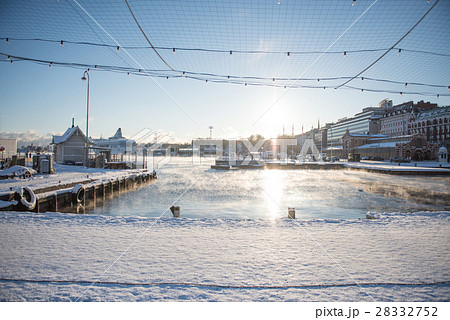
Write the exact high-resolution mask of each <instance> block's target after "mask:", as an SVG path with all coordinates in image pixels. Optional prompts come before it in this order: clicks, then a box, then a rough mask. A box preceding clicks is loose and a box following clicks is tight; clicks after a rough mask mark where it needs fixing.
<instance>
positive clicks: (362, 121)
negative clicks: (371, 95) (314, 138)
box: [326, 106, 384, 153]
mask: <svg viewBox="0 0 450 320" xmlns="http://www.w3.org/2000/svg"><path fill="white" fill-rule="evenodd" d="M383 113H384V108H382V107H380V106H377V107H367V108H364V109H363V110H362V111H361V112H359V113H357V114H355V115H354V116H353V117H350V118H347V117H345V118H341V119H339V120H338V121H337V122H336V123H328V124H327V125H326V128H327V133H326V134H327V149H330V148H332V147H333V148H335V149H336V148H338V149H342V137H343V136H344V134H345V133H346V132H347V131H348V132H349V133H353V134H366V135H367V134H378V133H380V120H381V118H382V117H383ZM328 153H329V152H328Z"/></svg>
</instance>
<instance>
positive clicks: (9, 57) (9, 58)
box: [8, 56, 450, 88]
mask: <svg viewBox="0 0 450 320" xmlns="http://www.w3.org/2000/svg"><path fill="white" fill-rule="evenodd" d="M8 60H11V56H8ZM449 88H450V87H449Z"/></svg>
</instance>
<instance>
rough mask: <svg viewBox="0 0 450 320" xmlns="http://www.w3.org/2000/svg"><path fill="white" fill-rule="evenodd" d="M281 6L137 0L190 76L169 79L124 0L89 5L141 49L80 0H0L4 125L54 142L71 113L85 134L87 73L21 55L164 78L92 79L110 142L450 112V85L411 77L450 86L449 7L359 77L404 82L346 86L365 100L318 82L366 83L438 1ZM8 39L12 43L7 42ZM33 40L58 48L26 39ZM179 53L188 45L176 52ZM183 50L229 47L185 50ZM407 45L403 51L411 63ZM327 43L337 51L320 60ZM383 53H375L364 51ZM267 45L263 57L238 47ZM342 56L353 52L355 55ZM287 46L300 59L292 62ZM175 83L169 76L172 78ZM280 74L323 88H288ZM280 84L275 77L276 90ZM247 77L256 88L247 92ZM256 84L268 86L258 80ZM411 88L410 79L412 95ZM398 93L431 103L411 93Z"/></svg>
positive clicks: (95, 73)
mask: <svg viewBox="0 0 450 320" xmlns="http://www.w3.org/2000/svg"><path fill="white" fill-rule="evenodd" d="M277 2H278V1H277V0H275V1H152V2H149V1H146V2H145V1H144V2H143V1H133V0H130V1H129V3H130V5H131V7H132V9H133V11H134V13H135V15H136V18H137V19H138V21H139V22H140V24H141V26H142V28H143V30H144V31H145V32H146V34H147V36H148V37H149V39H150V40H151V41H152V43H153V45H154V46H156V47H158V49H157V50H158V52H159V53H160V54H161V56H162V57H163V58H164V60H165V61H166V62H167V63H168V64H169V65H170V66H171V67H172V68H174V69H176V70H178V71H179V72H172V71H170V70H169V69H168V67H167V66H166V65H165V64H164V63H163V62H162V61H161V59H159V58H158V56H157V55H156V53H155V52H154V51H153V50H152V49H151V48H148V46H149V45H148V43H147V42H146V40H145V38H144V36H143V35H142V34H141V33H140V31H139V29H138V28H137V26H136V24H135V22H134V20H133V18H132V16H131V15H130V12H129V11H128V8H127V7H126V4H125V2H124V1H112V2H110V3H109V4H108V5H105V4H104V3H103V4H101V3H99V2H98V1H89V2H88V1H78V3H79V4H80V5H81V6H82V7H83V8H84V9H85V10H86V11H87V12H88V13H89V14H90V15H91V16H92V17H93V18H94V19H95V20H97V22H98V23H99V24H100V25H101V26H102V27H103V28H104V29H105V31H107V32H108V33H109V35H110V36H111V37H112V38H114V39H115V40H116V41H117V42H118V43H119V44H120V45H121V46H123V47H130V46H134V47H139V48H134V49H133V48H129V49H125V48H122V49H120V50H119V53H117V51H116V49H115V48H113V47H115V46H116V44H115V42H114V40H113V39H112V38H111V37H110V36H109V35H108V34H107V33H105V31H104V30H102V29H101V28H100V27H99V26H98V25H97V24H96V23H95V22H94V21H93V20H92V19H91V18H90V17H89V16H88V15H87V14H86V12H84V11H83V10H82V9H81V8H80V7H79V6H78V5H77V4H76V2H74V1H69V0H67V1H63V0H61V1H50V0H49V1H42V2H39V4H36V3H33V2H30V3H28V1H2V2H1V4H0V53H3V54H4V55H3V56H1V57H0V61H1V62H2V63H0V75H1V77H0V96H1V98H0V111H1V119H0V131H2V132H9V133H12V132H13V133H14V132H16V133H19V132H27V131H30V130H33V131H34V133H35V134H37V135H43V136H46V135H48V134H49V133H54V134H55V133H61V132H63V131H65V130H66V129H67V127H68V126H69V125H70V123H71V118H72V117H74V118H75V121H76V123H77V124H78V125H80V126H81V127H82V129H83V130H84V128H85V119H86V82H83V81H81V79H80V78H81V76H82V75H83V68H82V67H80V68H69V67H67V66H66V67H63V66H57V65H56V64H55V65H53V66H52V67H51V68H49V66H48V65H47V64H46V63H43V64H36V63H33V62H27V61H17V59H15V60H16V61H14V62H13V63H12V64H11V63H10V61H9V60H7V55H11V56H20V57H25V58H30V59H40V60H43V61H55V62H62V63H65V64H68V63H79V64H83V65H95V64H97V65H99V66H116V67H117V66H119V67H126V68H136V69H140V68H142V69H145V70H148V72H149V73H151V74H152V75H154V76H153V77H148V76H139V75H133V74H131V75H129V76H128V75H127V74H126V72H122V73H120V72H108V71H100V70H101V69H102V68H99V69H97V70H92V71H91V72H90V77H91V100H90V103H91V111H90V119H91V121H90V129H89V131H90V135H91V136H93V137H99V136H100V135H103V136H104V137H106V136H111V135H113V134H114V132H115V130H116V129H117V128H118V127H122V129H123V132H124V135H125V136H128V137H130V136H132V135H133V134H134V133H136V132H138V131H139V130H141V129H143V128H150V129H153V130H160V131H162V132H166V133H167V132H170V133H171V134H172V135H173V137H174V141H190V139H192V138H195V137H201V136H208V135H209V130H208V126H210V125H213V126H214V127H215V129H214V131H213V134H214V136H216V137H223V138H231V137H248V136H249V135H250V134H251V133H262V134H263V135H265V136H266V137H268V136H274V135H276V134H277V133H281V131H282V128H283V125H284V126H285V128H286V132H291V128H292V125H294V126H295V132H296V133H299V132H301V127H302V125H303V126H304V130H305V131H306V130H308V129H310V128H311V126H312V125H314V126H316V125H317V120H318V118H320V122H321V123H322V124H324V123H325V122H331V121H336V120H337V119H338V118H341V117H343V116H351V115H353V114H354V113H357V112H358V111H360V110H361V109H362V108H363V107H365V106H370V105H376V104H377V103H378V102H379V101H381V100H383V99H385V98H390V99H392V100H393V101H394V104H397V103H402V102H404V101H409V100H414V101H417V100H426V101H432V102H437V103H438V104H439V105H448V104H450V97H449V96H448V94H449V93H450V92H449V91H448V90H447V88H446V87H445V88H438V87H429V86H418V85H412V83H413V82H419V83H423V84H433V85H443V86H447V85H450V75H449V73H448V70H450V57H449V56H447V55H442V53H444V54H448V53H449V52H450V50H449V49H450V43H449V40H448V30H449V29H450V28H449V27H450V22H449V17H450V4H449V2H448V1H441V2H440V3H438V4H437V6H436V7H435V8H434V9H433V10H432V11H431V12H430V13H429V15H428V16H427V17H426V18H425V19H424V20H423V21H422V22H421V24H419V26H418V27H417V28H416V29H415V30H414V31H413V32H411V34H410V35H408V37H406V38H405V40H403V41H402V42H401V43H400V44H399V45H398V46H397V47H396V49H395V50H393V51H392V52H390V53H389V54H388V55H386V57H384V58H383V59H382V60H380V62H379V63H377V64H376V65H375V66H374V67H373V68H371V69H369V70H368V71H367V72H366V73H364V74H363V75H362V76H364V77H366V78H377V79H383V80H392V81H398V82H400V83H401V84H395V83H386V82H375V81H369V80H367V79H366V80H364V81H362V80H361V78H358V79H355V80H353V81H352V82H350V83H349V85H351V86H353V87H357V88H365V89H366V90H365V91H364V92H361V90H359V89H357V90H353V89H349V88H341V89H336V90H335V89H332V88H333V87H334V86H336V85H339V84H340V83H342V82H344V80H342V79H338V80H333V81H325V80H321V81H317V80H316V79H320V78H322V79H324V78H326V77H347V76H354V75H356V74H357V73H358V72H359V71H361V70H362V69H364V67H366V66H368V65H369V64H370V63H372V62H373V61H374V60H375V59H376V58H377V57H379V56H380V55H381V54H383V52H384V50H383V49H387V48H389V47H390V46H392V45H393V44H394V43H395V42H397V41H398V40H399V39H400V38H401V37H402V36H403V35H404V34H405V33H406V32H407V31H408V30H409V29H410V28H411V27H412V26H413V25H414V24H415V23H416V22H417V21H418V20H419V19H420V18H421V17H422V16H423V15H424V14H425V12H426V11H427V10H428V9H429V8H430V6H432V5H433V4H434V1H431V3H430V4H428V3H427V1H425V0H423V1H422V0H417V1H394V2H393V1H386V0H379V1H363V0H359V1H357V3H356V5H355V6H354V7H353V6H352V5H351V2H352V1H351V0H345V1H344V0H342V1H283V0H281V4H280V5H278V4H277ZM374 2H375V4H374ZM372 4H373V6H372V7H371V8H370V9H369V10H368V11H367V12H366V13H365V14H364V12H365V10H367V9H368V8H369V6H371V5H372ZM357 19H359V20H358V21H357V22H356V23H354V25H353V26H352V27H351V28H350V29H348V31H347V32H346V33H345V34H343V33H344V31H345V30H346V29H347V28H349V27H350V26H351V25H352V23H353V22H354V21H355V20H357ZM342 34H343V35H342ZM341 35H342V36H341ZM7 37H8V38H9V39H10V40H9V44H7V43H6V40H5V39H4V38H7ZM32 38H39V39H45V40H54V41H55V42H43V41H36V40H33V41H31V40H23V39H32ZM60 40H65V41H67V42H66V43H65V44H64V46H63V47H62V46H61V45H60V44H59V43H58V42H59V41H60ZM70 41H72V42H91V43H97V44H108V45H111V46H113V47H111V48H108V47H98V46H89V45H80V44H74V43H69V42H70ZM334 42H335V43H334ZM333 43H334V45H333V46H331V45H332V44H333ZM330 46H331V47H330ZM144 47H147V48H144ZM173 47H175V48H177V50H176V53H175V54H173V52H172V49H171V48H173ZM179 48H180V49H179ZM181 48H189V49H212V50H222V51H224V52H204V51H200V50H193V51H183V50H181ZM397 48H402V52H401V54H400V55H399V54H398V50H397ZM327 49H328V51H330V52H327V53H325V54H323V55H322V54H321V52H325V51H327ZM374 49H376V51H369V52H354V51H355V50H374ZM230 50H232V51H233V54H232V55H230V54H229V51H230ZM257 50H259V51H265V52H263V53H261V52H260V53H258V54H256V53H248V52H239V51H257ZM125 51H127V52H128V54H127V53H126V52H125ZM343 51H346V52H348V53H347V54H346V55H345V57H344V54H343ZM417 51H425V52H417ZM286 52H292V54H290V56H289V57H288V56H287V54H285V53H286ZM300 52H303V53H304V54H299V53H300ZM333 52H336V53H333ZM13 60H14V59H13ZM103 69H104V68H103ZM181 71H187V72H188V73H190V72H196V73H208V74H214V75H225V76H226V75H232V76H238V77H240V78H239V79H237V80H236V81H238V82H239V84H231V83H226V81H225V83H214V82H213V80H214V79H216V78H214V77H213V76H212V75H196V77H197V78H199V79H200V80H194V79H190V78H185V77H181V76H180V74H181ZM146 72H147V71H142V72H141V74H142V75H145V73H146ZM166 75H169V77H170V78H169V79H168V80H167V79H165V76H166ZM245 77H262V78H264V79H262V80H253V79H249V78H245ZM283 77H287V78H292V79H297V78H298V77H300V78H302V79H303V78H311V79H314V80H311V81H306V80H299V81H297V82H294V80H286V81H284V82H283V81H282V80H279V78H283ZM272 78H277V80H276V81H275V82H273V81H272V80H271V79H272ZM206 79H209V81H208V82H206V81H205V80H206ZM155 81H156V82H158V83H159V85H157V84H156V82H155ZM247 82H248V84H249V85H247V86H245V84H244V83H247ZM256 82H258V83H261V84H264V85H263V86H254V85H252V84H255V83H256ZM403 82H405V83H406V82H407V83H408V85H407V86H406V87H405V85H404V84H403ZM294 83H295V85H299V84H301V85H307V86H314V87H319V86H326V87H327V88H326V89H325V90H324V89H317V88H314V89H306V88H292V89H290V90H287V91H286V90H285V89H284V88H283V85H287V87H288V88H289V86H290V85H291V84H294ZM273 84H281V87H272V86H271V85H273ZM368 90H380V91H383V92H368ZM400 91H402V92H416V93H424V95H417V94H414V95H408V94H403V95H400V94H399V92H400ZM437 94H440V97H439V98H437V96H436V95H437ZM280 97H281V98H280ZM175 100H176V101H177V102H178V103H179V104H180V105H181V106H182V108H183V109H184V110H185V111H186V112H187V113H188V114H189V115H187V114H186V112H184V111H183V110H182V108H181V107H180V106H179V105H178V104H177V102H175ZM275 102H276V103H275ZM274 103H275V104H274ZM269 108H270V111H268V112H267V113H265V114H264V112H265V111H266V110H267V109H269ZM262 114H264V116H262V117H261V115H262ZM191 117H192V118H193V119H194V120H195V121H193V120H192V118H191ZM260 117H261V118H260ZM258 118H260V120H258V121H257V119H258ZM255 121H256V123H255ZM196 122H197V123H198V124H197V123H196Z"/></svg>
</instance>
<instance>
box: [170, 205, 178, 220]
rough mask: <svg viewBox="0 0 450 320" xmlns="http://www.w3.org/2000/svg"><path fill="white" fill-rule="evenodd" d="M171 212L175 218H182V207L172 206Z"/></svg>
mask: <svg viewBox="0 0 450 320" xmlns="http://www.w3.org/2000/svg"><path fill="white" fill-rule="evenodd" d="M170 211H172V214H173V217H174V218H179V217H180V207H175V206H171V207H170Z"/></svg>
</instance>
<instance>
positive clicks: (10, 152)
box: [0, 139, 17, 160]
mask: <svg viewBox="0 0 450 320" xmlns="http://www.w3.org/2000/svg"><path fill="white" fill-rule="evenodd" d="M16 154H17V139H0V158H1V160H4V159H7V158H11V157H12V156H15V155H16Z"/></svg>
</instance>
